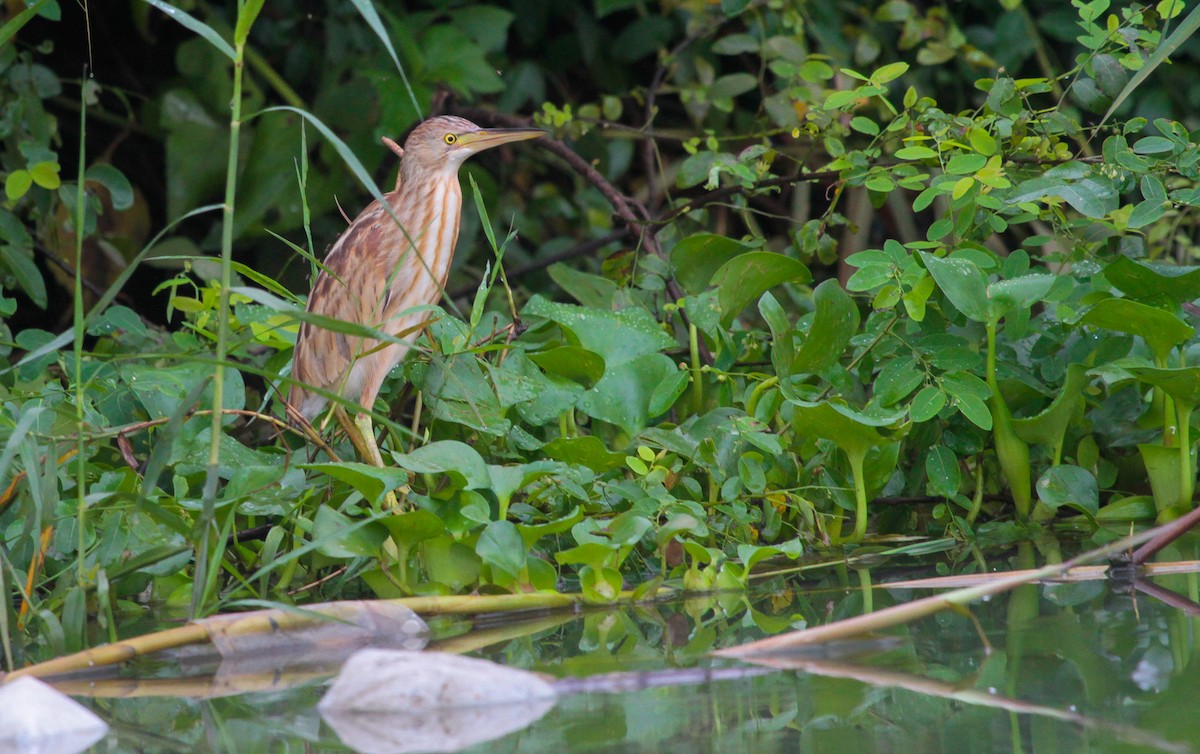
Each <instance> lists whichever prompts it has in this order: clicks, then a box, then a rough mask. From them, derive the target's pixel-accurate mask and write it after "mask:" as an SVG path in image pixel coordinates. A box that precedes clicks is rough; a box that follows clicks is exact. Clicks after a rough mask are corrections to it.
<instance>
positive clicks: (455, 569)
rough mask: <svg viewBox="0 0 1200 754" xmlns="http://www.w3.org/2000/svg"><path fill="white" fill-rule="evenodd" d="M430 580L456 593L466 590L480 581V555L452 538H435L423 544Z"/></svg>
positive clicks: (422, 550)
mask: <svg viewBox="0 0 1200 754" xmlns="http://www.w3.org/2000/svg"><path fill="white" fill-rule="evenodd" d="M421 552H422V553H423V554H424V556H425V557H424V562H425V569H426V571H427V572H428V573H429V580H430V581H433V582H435V583H437V584H445V585H446V586H448V587H450V589H452V590H454V591H456V592H457V591H459V590H461V589H465V588H467V587H469V586H471V585H472V584H474V583H475V582H476V581H477V580H478V579H479V573H480V569H481V565H482V564H481V561H480V559H479V555H477V554H476V553H475V551H474V550H472V549H471V548H470V547H467V546H466V545H465V544H463V543H462V542H457V541H455V540H454V539H453V538H452V537H435V538H433V539H428V540H425V541H424V542H423V543H422V544H421Z"/></svg>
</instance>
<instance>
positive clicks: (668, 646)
mask: <svg viewBox="0 0 1200 754" xmlns="http://www.w3.org/2000/svg"><path fill="white" fill-rule="evenodd" d="M1188 555H1190V553H1188ZM1164 557H1165V558H1167V559H1174V560H1179V559H1182V558H1181V557H1180V553H1179V552H1174V553H1164ZM1185 557H1186V556H1185ZM1032 559H1033V553H1032V551H1030V550H1028V549H1025V550H1024V551H1021V550H1020V549H1019V551H1018V557H1017V559H1016V562H1014V563H1013V564H1012V566H1013V567H1023V566H1024V565H1026V563H1027V562H1031V561H1032ZM911 575H912V574H911V573H907V574H898V575H894V574H889V573H885V572H882V570H880V569H877V570H876V571H875V572H874V573H873V577H872V578H871V579H869V580H868V579H863V580H860V579H859V578H857V577H856V576H855V575H854V574H848V573H842V574H838V573H834V574H831V575H830V576H828V577H827V579H826V580H825V581H821V582H810V583H809V584H806V585H805V588H804V589H800V588H797V587H795V586H794V585H788V584H786V583H784V582H783V581H781V580H776V581H773V582H772V586H773V587H774V588H772V589H771V590H769V591H764V592H763V593H761V594H760V595H759V596H757V597H755V598H753V599H750V600H748V599H747V598H746V597H745V596H744V595H737V594H731V595H721V596H720V597H719V598H714V599H706V600H689V601H687V602H683V603H671V604H660V605H655V606H653V607H640V608H626V609H622V610H613V611H601V610H596V611H589V612H585V613H584V614H583V615H582V616H570V615H565V614H564V615H556V616H555V617H553V618H551V619H547V617H546V616H544V615H543V616H540V617H539V622H537V623H530V624H525V625H524V626H522V624H517V623H509V624H506V625H505V626H504V627H503V630H497V626H496V625H495V624H492V625H491V627H490V629H489V631H491V632H492V633H489V634H486V635H483V636H480V637H478V638H477V639H475V640H472V639H471V637H472V636H473V634H471V633H464V632H463V631H462V630H460V628H458V627H454V628H451V629H450V630H446V628H445V627H444V626H443V627H442V631H443V633H442V636H443V637H446V636H451V638H449V639H447V638H439V637H438V636H436V635H435V637H434V641H433V645H434V646H440V647H441V648H442V649H444V650H446V649H454V650H462V649H473V650H474V651H475V652H477V653H482V655H483V656H485V657H487V658H489V659H493V660H496V661H498V662H502V663H504V664H507V665H511V666H515V667H522V668H526V669H529V670H532V671H536V672H540V673H546V674H549V675H552V676H555V677H558V678H582V677H588V676H596V675H598V674H601V673H610V672H621V673H626V674H628V673H635V674H636V673H638V672H641V671H645V672H647V673H649V672H651V671H653V672H654V674H653V675H645V676H637V675H633V676H628V675H626V676H623V678H624V681H623V683H625V684H626V687H637V686H639V685H649V684H648V683H643V682H642V681H647V682H648V681H650V680H652V679H655V678H663V677H666V678H670V674H669V673H667V674H665V675H664V674H663V671H664V670H668V669H672V668H683V669H705V668H712V669H713V670H714V671H718V672H715V674H714V675H712V676H709V677H705V676H704V675H703V672H699V673H698V672H696V671H689V672H688V673H684V674H683V676H682V678H680V679H678V680H683V679H686V678H689V677H690V678H691V679H692V680H693V681H695V680H697V679H698V680H699V681H701V682H700V683H695V684H693V685H667V686H654V687H650V688H643V689H641V690H635V691H626V692H624V693H601V691H605V692H608V691H617V690H618V689H616V688H604V687H603V686H601V687H600V690H593V689H592V688H591V687H590V686H588V683H586V682H583V683H581V682H577V681H571V682H570V683H563V684H562V686H561V687H560V689H561V692H577V693H567V694H566V695H564V696H561V697H560V699H559V701H558V704H557V706H555V707H554V708H553V709H551V710H549V711H548V712H546V713H545V715H544V716H543V717H541V718H540V719H537V720H536V721H535V722H533V723H532V724H530V725H528V727H524V728H522V729H520V730H516V727H517V726H515V725H514V726H513V728H514V730H513V732H511V733H508V734H507V735H505V736H504V737H502V738H499V739H498V740H495V741H491V742H489V743H485V744H479V745H476V746H474V747H473V748H468V749H466V750H467V751H473V752H487V754H500V753H501V752H510V751H521V752H538V751H544V752H568V751H580V752H606V751H614V752H615V751H621V752H641V751H645V752H664V751H687V752H704V751H720V752H776V751H778V752H796V751H803V752H806V754H807V753H808V752H837V753H840V752H876V751H878V752H899V751H904V752H910V751H920V752H935V753H936V752H1022V753H1023V752H1042V751H1060V752H1068V751H1070V752H1074V751H1085V750H1086V751H1102V752H1106V751H1114V752H1116V751H1122V752H1125V751H1169V752H1185V751H1200V726H1197V725H1196V724H1195V713H1194V708H1195V704H1196V700H1197V699H1200V668H1197V667H1193V666H1192V663H1193V662H1196V660H1195V658H1194V656H1193V654H1194V653H1193V652H1192V647H1193V645H1194V642H1195V635H1196V634H1195V632H1196V630H1197V629H1198V628H1200V624H1198V623H1197V618H1196V617H1194V613H1191V612H1189V611H1187V610H1183V609H1179V607H1176V606H1173V605H1171V604H1168V603H1167V602H1164V601H1162V600H1160V599H1158V598H1157V597H1156V596H1155V595H1150V594H1146V593H1145V592H1142V591H1138V589H1137V588H1134V589H1129V588H1124V589H1120V588H1116V589H1115V588H1113V587H1111V586H1110V585H1109V583H1108V582H1104V581H1095V582H1081V583H1065V584H1053V585H1034V586H1028V587H1024V588H1022V589H1019V590H1017V591H1015V592H1013V593H1012V594H1010V595H1005V596H1002V597H997V598H994V599H992V600H990V601H988V602H984V603H979V604H977V605H975V606H973V609H972V611H971V614H970V615H963V614H956V613H944V614H940V615H937V616H934V617H932V618H930V619H928V620H924V621H921V622H919V623H916V624H913V625H909V626H906V627H904V628H901V629H898V630H896V631H892V632H889V636H890V637H892V638H893V639H894V641H895V642H896V643H894V644H891V645H887V646H885V647H884V648H883V650H884V651H876V653H875V654H874V655H871V656H867V657H856V658H853V659H851V658H846V657H828V656H826V657H814V656H811V655H805V656H799V657H793V658H791V660H781V661H780V662H779V663H778V664H780V665H783V666H786V667H787V668H788V669H786V670H783V671H779V672H770V673H763V674H754V673H746V672H734V673H733V677H726V675H727V674H726V673H725V672H724V671H726V670H734V669H738V668H743V667H744V666H738V665H733V664H731V663H729V662H724V661H722V662H715V661H713V660H711V659H710V658H709V656H708V652H710V651H711V650H713V649H715V648H718V647H724V646H730V645H734V644H738V643H743V642H746V641H750V640H753V639H757V638H760V637H762V636H765V635H771V634H776V633H779V632H782V631H786V630H792V629H795V628H798V627H803V626H805V625H817V624H821V623H827V622H829V621H831V620H835V619H837V618H841V617H845V616H848V615H853V614H856V613H858V612H860V611H862V610H863V609H864V608H863V606H864V604H865V603H867V601H866V600H864V590H865V589H866V588H868V587H867V585H869V584H871V583H874V585H875V586H874V589H873V591H872V592H871V594H870V597H871V600H870V602H869V604H871V605H872V607H873V608H874V609H881V608H883V607H886V606H888V605H891V604H894V603H896V602H899V601H906V600H909V599H912V598H914V597H916V596H921V595H922V594H923V593H920V592H917V591H916V590H914V589H911V588H904V589H889V588H888V587H887V584H886V583H883V584H881V583H880V582H886V581H891V580H899V579H900V578H901V577H910V576H911ZM1154 583H1155V585H1156V586H1157V587H1159V588H1161V589H1167V590H1169V591H1170V592H1171V593H1173V594H1175V595H1180V596H1182V597H1183V598H1185V599H1187V600H1191V601H1192V602H1200V600H1198V599H1197V597H1198V596H1200V594H1198V592H1200V581H1198V580H1197V577H1196V576H1195V575H1175V576H1167V577H1163V578H1158V579H1156V580H1155V582H1154ZM973 619H974V620H977V621H978V623H979V627H980V629H981V630H982V631H983V633H984V635H985V636H986V638H987V644H985V643H984V641H983V640H981V637H980V635H979V633H978V632H977V630H976V627H975V626H974V625H973V622H972V621H973ZM488 641H491V642H494V643H492V644H490V645H487V646H484V645H485V643H486V642H488ZM989 645H990V647H991V652H990V654H989V653H988V651H987V647H988V646H989ZM871 648H872V649H875V650H879V649H880V647H878V646H872V647H871ZM159 672H160V674H161V675H164V676H170V675H175V674H177V671H175V670H174V669H169V668H163V669H161V670H160V671H159ZM718 678H720V679H719V680H718ZM639 679H641V680H639ZM300 680H301V685H299V686H297V687H294V688H289V689H281V690H278V691H273V692H259V693H253V694H247V695H242V696H235V697H229V698H223V699H210V700H204V701H189V700H185V699H179V698H158V699H153V698H150V699H112V698H99V696H98V698H96V699H94V700H92V701H91V702H89V704H90V705H91V706H92V707H93V708H94V709H96V710H97V712H98V713H99V714H100V715H101V716H102V717H103V718H105V719H106V720H108V721H109V722H110V724H111V725H112V726H113V729H114V731H113V732H112V733H110V735H109V736H108V738H107V739H106V740H105V742H104V743H102V744H101V745H100V746H99V747H97V748H96V749H95V750H96V751H103V752H125V751H128V752H158V751H162V752H177V751H180V750H187V751H194V752H240V751H246V752H259V751H300V750H308V751H351V750H354V749H353V748H351V747H354V746H355V739H354V738H353V735H352V734H351V735H347V734H346V732H345V731H344V730H343V729H342V728H341V727H340V726H339V729H338V731H337V733H340V734H342V735H343V736H345V738H342V739H339V738H338V735H337V734H335V731H334V730H332V729H331V728H330V726H329V725H328V724H325V723H322V722H321V721H320V718H319V717H318V716H317V715H316V713H315V712H314V711H313V705H314V704H315V703H316V700H317V698H318V697H319V696H320V694H321V692H322V690H323V681H322V680H321V679H318V678H315V677H312V676H306V677H305V678H304V679H300ZM122 683H124V684H125V686H122V687H121V688H123V689H125V690H126V691H128V690H129V687H128V683H129V682H128V681H123V682H122ZM173 683H175V684H178V681H173ZM672 683H674V681H672ZM58 685H59V687H60V688H64V689H66V690H68V691H70V692H71V693H75V694H82V693H88V692H87V691H86V689H87V688H88V687H90V686H91V685H92V684H91V682H89V684H83V683H78V682H77V683H76V684H74V685H73V686H66V685H63V684H58ZM116 688H117V687H112V688H111V689H110V691H113V692H115V691H116ZM104 690H105V687H104V686H103V685H102V684H100V683H97V684H95V686H94V688H93V689H92V693H96V694H98V695H102V694H103V693H104ZM511 712H512V714H511V715H509V718H510V719H511V720H512V721H513V722H517V715H516V712H517V711H516V710H511ZM451 727H454V728H470V727H487V728H488V729H489V731H490V732H491V733H497V732H500V727H501V726H499V724H495V723H488V722H461V721H460V722H456V723H454V724H453V725H452V726H451ZM377 744H378V739H377ZM393 744H394V748H390V749H388V748H386V747H384V748H371V749H368V748H362V749H360V750H362V751H385V750H389V751H401V750H412V749H403V748H401V747H402V746H403V743H402V742H393Z"/></svg>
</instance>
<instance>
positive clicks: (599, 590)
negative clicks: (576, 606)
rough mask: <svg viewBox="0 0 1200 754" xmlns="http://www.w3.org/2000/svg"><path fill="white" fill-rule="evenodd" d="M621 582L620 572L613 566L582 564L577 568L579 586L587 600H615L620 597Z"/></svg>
mask: <svg viewBox="0 0 1200 754" xmlns="http://www.w3.org/2000/svg"><path fill="white" fill-rule="evenodd" d="M623 583H624V582H623V580H622V578H621V572H620V571H618V570H617V569H615V568H592V567H591V566H584V567H583V568H580V569H579V588H580V590H582V592H583V597H584V599H586V600H587V601H588V602H595V603H601V604H605V603H609V602H616V601H617V600H618V599H619V598H620V597H621V586H622V585H623Z"/></svg>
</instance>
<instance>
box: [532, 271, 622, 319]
mask: <svg viewBox="0 0 1200 754" xmlns="http://www.w3.org/2000/svg"><path fill="white" fill-rule="evenodd" d="M546 272H547V274H549V275H550V279H551V280H553V281H554V282H555V283H557V284H558V287H559V288H562V289H563V290H564V291H566V293H567V294H569V295H570V296H571V297H572V298H574V299H575V300H576V301H578V302H579V303H580V304H583V305H584V306H587V307H591V308H594V309H608V308H611V305H612V300H613V295H614V294H616V292H617V284H616V283H614V282H613V281H611V280H609V279H608V278H606V277H602V276H600V275H593V274H592V273H590V272H584V271H582V270H577V269H575V268H574V267H571V266H569V265H566V264H562V263H561V262H560V263H559V264H552V265H550V267H549V268H548V269H547V270H546Z"/></svg>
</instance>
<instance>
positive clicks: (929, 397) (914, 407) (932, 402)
mask: <svg viewBox="0 0 1200 754" xmlns="http://www.w3.org/2000/svg"><path fill="white" fill-rule="evenodd" d="M945 405H946V394H945V393H944V392H942V390H941V388H938V387H937V386H935V385H926V386H925V387H923V388H921V389H920V390H919V391H918V392H917V394H916V395H915V396H913V399H912V403H911V404H910V405H909V407H908V416H909V418H910V419H912V420H913V421H914V422H916V423H918V424H920V423H921V422H926V421H929V420H930V419H932V418H933V417H935V416H937V415H938V412H939V411H941V410H942V408H943V407H944V406H945Z"/></svg>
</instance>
